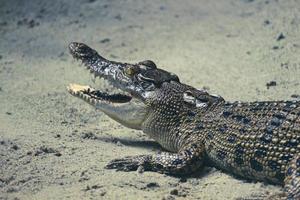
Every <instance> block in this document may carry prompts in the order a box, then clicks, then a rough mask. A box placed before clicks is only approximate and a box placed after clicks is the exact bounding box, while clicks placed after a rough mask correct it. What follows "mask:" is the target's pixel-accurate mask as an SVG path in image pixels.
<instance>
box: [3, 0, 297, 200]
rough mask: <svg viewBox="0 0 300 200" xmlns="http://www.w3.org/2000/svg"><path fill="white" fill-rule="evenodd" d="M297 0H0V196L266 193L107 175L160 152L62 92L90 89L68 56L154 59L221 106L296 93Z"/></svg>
mask: <svg viewBox="0 0 300 200" xmlns="http://www.w3.org/2000/svg"><path fill="white" fill-rule="evenodd" d="M299 13H300V3H299V1H296V0H294V1H293V0H291V1H285V0H278V1H275V0H274V1H271V0H265V1H258V0H228V1H225V0H222V1H206V0H199V1H191V0H187V1H184V3H183V1H180V0H173V1H171V0H169V1H163V2H161V1H158V0H153V1H146V0H142V1H137V0H124V1H108V0H107V1H105V0H103V1H102V0H80V1H75V0H73V1H67V0H65V1H57V0H54V1H46V0H43V1H38V0H27V1H22V0H15V1H4V0H2V1H0V199H169V200H171V199H203V200H206V199H220V200H221V199H263V198H264V197H266V196H268V195H269V194H271V193H277V192H280V190H281V188H280V187H279V186H273V185H269V184H264V183H260V182H258V183H256V182H249V181H245V180H242V179H237V178H236V177H233V176H230V175H227V174H225V173H223V172H221V171H219V170H216V169H214V168H208V167H206V168H204V169H203V171H200V172H199V174H195V175H192V176H190V177H186V178H178V177H172V176H166V175H162V174H158V173H152V172H145V173H143V174H139V173H137V172H128V173H126V172H115V171H114V170H105V169H104V166H105V164H106V163H107V162H108V161H110V160H111V159H114V158H119V157H124V156H128V155H138V154H149V153H154V152H157V151H159V150H160V147H159V146H158V145H157V144H156V143H155V142H153V141H152V140H151V139H149V138H148V137H147V136H146V135H144V134H143V133H141V132H139V131H133V130H130V129H127V128H124V127H123V126H121V125H119V124H117V123H116V122H114V121H112V120H110V119H109V118H108V117H107V116H105V115H104V114H102V113H100V112H97V111H95V109H94V108H93V107H91V106H89V105H87V104H85V103H84V102H82V101H80V100H79V99H77V98H74V97H72V96H71V95H69V94H68V93H67V91H66V86H67V85H68V84H69V83H73V82H75V83H80V84H91V85H97V87H105V84H104V83H103V82H100V81H97V80H96V82H94V81H93V80H92V79H91V77H90V74H89V73H88V72H87V71H85V70H84V69H83V68H82V67H79V64H78V63H77V62H75V61H73V59H72V58H71V56H70V55H69V54H68V50H67V45H68V44H69V43H70V42H71V41H78V42H84V43H86V44H88V45H90V46H92V47H93V48H95V49H97V50H98V51H99V53H101V54H102V55H103V56H104V57H107V58H109V59H112V60H116V61H126V62H138V61H141V60H145V59H151V60H153V61H155V62H156V64H157V65H158V66H159V67H162V68H164V69H166V70H168V71H172V72H174V73H176V74H178V76H179V77H180V79H181V81H182V82H185V83H188V84H190V85H193V86H195V87H197V88H205V89H207V90H209V92H211V93H217V94H220V95H221V96H223V97H224V98H225V99H227V100H229V101H234V100H241V101H255V100H289V99H297V98H298V99H299V94H300V91H299V88H300V86H299V84H300V79H299V77H300V56H299V55H300V14H299Z"/></svg>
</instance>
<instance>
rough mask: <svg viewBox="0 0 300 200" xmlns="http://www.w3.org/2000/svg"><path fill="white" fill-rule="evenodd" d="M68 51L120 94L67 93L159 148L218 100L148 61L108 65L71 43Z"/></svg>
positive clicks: (75, 89) (81, 89)
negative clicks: (184, 124)
mask: <svg viewBox="0 0 300 200" xmlns="http://www.w3.org/2000/svg"><path fill="white" fill-rule="evenodd" d="M69 49H70V53H71V54H72V55H73V57H74V58H76V59H78V60H81V61H82V63H83V64H84V66H85V67H86V68H87V69H89V70H90V71H91V73H93V74H94V75H95V76H96V77H99V78H104V79H106V80H108V82H109V83H111V84H112V85H113V86H115V87H116V88H118V89H120V90H122V91H123V92H122V93H118V94H109V93H107V92H104V91H100V90H97V89H94V88H92V87H90V86H82V85H77V84H70V85H69V87H68V91H69V92H70V93H71V94H72V95H74V96H77V97H79V98H81V99H83V100H85V101H87V102H88V103H90V104H92V105H94V106H95V107H96V108H98V109H100V110H101V111H103V112H104V113H105V114H107V115H108V116H110V117H111V118H113V119H114V120H116V121H118V122H119V123H121V124H123V125H124V126H127V127H130V128H134V129H142V130H143V131H144V132H145V133H147V134H148V135H149V136H150V137H152V138H154V139H155V140H156V141H158V142H159V143H161V144H164V143H165V142H164V141H163V140H165V139H166V138H170V137H169V135H170V132H173V133H174V131H176V130H179V129H178V127H179V126H181V125H182V123H185V122H186V123H187V124H188V126H189V127H193V126H194V123H190V122H191V121H190V120H191V119H190V118H191V117H195V116H196V115H200V114H201V113H202V112H203V111H204V110H207V109H209V108H210V107H211V105H213V104H214V103H215V102H216V101H217V100H220V99H221V98H216V97H215V96H212V95H209V94H208V93H207V92H205V91H202V90H197V89H195V88H193V87H191V86H188V85H185V84H183V83H180V81H179V78H178V77H177V76H176V75H175V74H173V73H170V72H167V71H165V70H162V69H159V68H157V67H156V65H155V63H154V62H152V61H150V60H146V61H142V62H139V63H137V64H128V63H120V62H114V61H109V60H107V59H105V58H103V57H101V56H100V55H99V54H98V53H97V52H96V51H95V50H93V49H92V48H90V47H88V46H87V45H85V44H82V43H75V42H73V43H71V44H70V45H69ZM124 92H125V94H124ZM193 113H194V114H193ZM187 131H188V130H187ZM166 134H167V135H166ZM168 134H169V135H168ZM175 135H176V134H175ZM166 136H167V137H166ZM163 146H165V145H163ZM165 148H167V149H169V150H172V149H173V150H174V149H175V147H166V146H165Z"/></svg>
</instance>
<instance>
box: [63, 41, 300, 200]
mask: <svg viewBox="0 0 300 200" xmlns="http://www.w3.org/2000/svg"><path fill="white" fill-rule="evenodd" d="M70 52H71V54H72V55H73V57H75V58H76V59H79V60H81V61H82V62H83V63H84V65H85V66H86V67H87V68H88V69H90V70H91V72H92V73H94V74H95V76H99V77H104V78H105V79H107V80H109V81H110V82H111V83H112V84H113V85H115V86H116V87H118V88H119V89H121V90H123V91H126V92H127V95H124V96H121V95H119V96H118V97H115V96H112V95H111V96H110V95H109V94H106V93H105V94H104V93H102V92H100V91H98V90H95V89H93V88H91V87H89V86H80V85H75V84H73V85H70V86H69V87H68V90H69V92H70V93H71V94H73V95H74V96H77V97H79V98H81V99H84V100H85V101H87V102H88V103H90V104H92V105H94V106H95V107H96V108H98V109H100V110H101V111H103V112H105V113H106V114H107V115H109V116H110V117H112V118H113V119H115V120H116V121H118V122H120V123H121V124H123V125H125V126H127V127H130V128H134V129H138V130H142V131H143V132H144V133H146V134H147V135H149V136H150V137H151V138H153V139H154V140H155V141H157V142H158V143H159V144H160V145H161V146H162V147H163V148H164V149H166V150H167V152H162V153H158V154H154V155H140V156H135V157H125V158H122V159H116V160H112V161H111V162H110V163H109V164H108V165H107V166H106V168H107V169H118V170H123V171H132V170H137V169H138V168H139V169H143V170H145V171H157V172H161V173H166V174H175V175H178V174H188V173H193V172H195V171H198V170H201V167H202V166H203V165H206V164H208V163H209V164H211V165H213V166H215V167H217V168H220V169H223V170H225V171H228V172H229V173H232V174H235V175H238V176H241V177H245V178H247V179H252V180H260V181H267V182H270V183H275V184H282V185H283V186H284V192H285V198H286V199H300V102H299V101H266V102H250V103H244V102H233V103H231V102H226V101H225V100H224V99H223V98H222V97H220V96H215V95H210V94H208V93H207V92H205V91H201V90H197V89H195V88H193V87H191V86H188V85H186V84H183V83H180V81H179V79H178V77H177V76H176V75H174V74H172V73H169V72H166V71H163V70H161V69H158V68H157V67H156V66H155V64H154V63H153V62H152V61H143V62H140V63H138V64H127V63H117V62H112V61H108V60H106V59H104V58H102V57H101V56H99V55H98V54H97V52H96V51H95V50H93V49H91V48H89V47H88V46H86V45H85V44H82V43H71V44H70ZM125 97H126V98H125ZM133 100H136V101H137V102H139V103H137V104H136V103H134V101H133ZM120 102H121V103H120ZM137 105H138V106H137ZM126 107H128V108H130V109H128V110H126V109H125V111H124V108H126ZM134 110H138V112H133V111H134ZM124 113H126V114H124ZM128 113H129V114H128ZM137 113H139V114H137Z"/></svg>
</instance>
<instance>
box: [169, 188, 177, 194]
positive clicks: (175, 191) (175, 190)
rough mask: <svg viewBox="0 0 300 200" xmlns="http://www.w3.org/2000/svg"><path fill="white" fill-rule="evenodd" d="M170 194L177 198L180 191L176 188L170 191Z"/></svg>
mask: <svg viewBox="0 0 300 200" xmlns="http://www.w3.org/2000/svg"><path fill="white" fill-rule="evenodd" d="M170 194H171V195H175V196H177V195H178V190H177V189H176V188H175V189H172V190H171V191H170Z"/></svg>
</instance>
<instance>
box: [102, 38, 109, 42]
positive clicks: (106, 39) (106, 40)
mask: <svg viewBox="0 0 300 200" xmlns="http://www.w3.org/2000/svg"><path fill="white" fill-rule="evenodd" d="M108 42H110V39H109V38H105V39H103V40H100V43H108Z"/></svg>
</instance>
